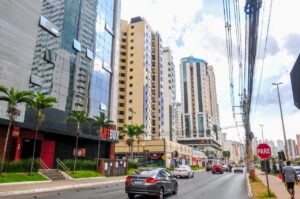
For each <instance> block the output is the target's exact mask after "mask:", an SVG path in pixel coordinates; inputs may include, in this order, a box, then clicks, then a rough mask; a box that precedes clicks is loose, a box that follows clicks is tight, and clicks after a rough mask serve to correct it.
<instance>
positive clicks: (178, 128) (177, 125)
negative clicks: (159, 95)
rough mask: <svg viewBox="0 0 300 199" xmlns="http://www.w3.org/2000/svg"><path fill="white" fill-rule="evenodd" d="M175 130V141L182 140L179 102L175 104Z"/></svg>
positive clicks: (180, 106)
mask: <svg viewBox="0 0 300 199" xmlns="http://www.w3.org/2000/svg"><path fill="white" fill-rule="evenodd" d="M174 108H175V128H176V132H177V137H176V138H175V139H174V140H175V141H177V140H178V139H179V138H183V129H182V104H181V103H180V102H175V104H174Z"/></svg>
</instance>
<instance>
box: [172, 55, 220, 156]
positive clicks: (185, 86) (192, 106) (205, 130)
mask: <svg viewBox="0 0 300 199" xmlns="http://www.w3.org/2000/svg"><path fill="white" fill-rule="evenodd" d="M180 71H181V72H180V74H181V81H180V84H181V102H182V112H183V116H182V121H183V125H182V126H183V137H182V138H179V140H178V142H179V143H182V144H186V145H189V146H192V147H194V148H197V149H199V150H202V151H205V150H213V151H215V152H216V153H218V151H219V152H220V151H221V150H222V148H221V139H220V137H221V136H220V130H219V129H220V127H219V126H220V125H219V110H218V104H217V94H216V83H215V75H214V71H213V67H212V66H209V65H208V63H207V62H206V61H204V60H202V59H198V58H194V57H187V58H182V59H181V64H180Z"/></svg>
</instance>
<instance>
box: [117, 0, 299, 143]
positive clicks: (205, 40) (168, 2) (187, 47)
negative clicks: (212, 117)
mask: <svg viewBox="0 0 300 199" xmlns="http://www.w3.org/2000/svg"><path fill="white" fill-rule="evenodd" d="M207 3H210V1H207ZM269 3H270V1H264V4H265V6H266V8H265V15H264V16H265V17H264V26H263V37H262V46H261V51H260V53H261V52H262V50H263V47H264V39H265V33H266V27H267V26H266V25H267V19H268V14H269V12H268V9H269V5H270V4H269ZM122 4H123V5H122V18H123V19H127V20H130V18H131V17H134V16H142V17H145V19H146V20H147V21H148V22H149V24H150V26H151V27H152V28H153V30H155V31H158V32H160V33H161V36H162V38H163V44H164V45H165V46H170V48H171V49H172V51H173V57H174V62H175V64H176V67H177V73H176V76H177V78H178V79H179V71H178V68H179V61H180V59H181V58H182V57H186V56H190V55H193V56H195V57H197V58H201V59H204V60H206V61H207V62H208V63H209V64H211V65H213V66H214V70H215V75H216V82H217V92H218V101H219V104H220V115H221V118H220V121H221V126H223V127H224V126H230V125H233V123H234V122H233V119H232V112H231V103H230V92H229V81H228V63H227V57H226V56H227V52H226V43H225V30H224V20H223V13H222V9H220V8H222V6H223V5H222V4H221V3H219V4H215V6H219V7H218V8H216V10H219V11H220V13H219V15H216V13H215V12H214V15H212V14H209V11H208V10H206V9H205V8H203V1H201V0H185V1H181V0H173V1H172V0H143V1H141V0H124V1H122ZM243 6H244V4H241V19H242V20H243V19H244V12H243ZM299 7H300V1H295V0H286V1H273V10H272V15H271V16H272V18H271V24H270V32H269V35H270V37H272V43H273V44H274V45H275V44H277V45H278V48H279V51H274V49H271V47H274V45H271V46H267V56H266V59H265V63H264V71H263V79H262V88H265V89H266V88H267V89H272V85H271V84H270V83H269V82H265V81H266V80H267V79H268V80H269V81H270V79H273V78H274V82H276V81H283V82H284V84H285V85H289V86H290V83H289V81H290V79H289V72H290V70H291V68H292V66H293V64H294V63H295V60H296V57H295V56H293V55H289V54H288V52H287V51H286V50H285V48H284V45H285V43H286V40H287V38H288V35H289V34H291V33H300V26H297V25H296V24H297V20H298V19H299V18H300V12H298V9H299ZM261 10H262V9H261ZM199 11H203V13H201V12H200V15H201V17H199ZM204 11H205V14H204ZM196 14H197V19H198V21H196V20H194V19H195V16H196ZM261 17H262V15H261ZM242 23H243V22H242ZM241 27H242V34H244V29H243V28H244V25H243V24H242V26H241ZM232 34H233V42H234V43H235V29H232ZM179 38H181V39H182V42H183V44H184V45H183V46H182V47H178V46H177V45H176V40H177V39H179ZM233 45H235V44H233ZM233 50H234V52H235V51H236V49H235V47H234V49H233ZM269 51H270V52H269ZM299 53H300V48H299ZM258 56H259V54H258ZM234 61H235V62H234V67H235V68H237V67H236V66H237V63H236V60H234ZM261 66H262V63H261V60H258V61H257V65H256V67H257V68H256V76H255V88H257V86H258V80H259V75H260V69H261ZM277 77H280V78H278V79H276V78H277ZM234 78H235V80H236V81H235V87H236V88H237V87H238V72H237V70H235V77H234ZM177 82H179V81H177ZM266 83H268V84H270V85H266ZM283 86H284V85H283ZM177 88H180V87H179V85H177ZM272 93H273V94H274V95H276V92H275V91H273V92H272ZM236 94H237V93H236ZM263 94H264V92H263V89H262V90H261V95H263ZM282 94H283V95H284V94H285V93H282ZM236 104H238V97H237V95H236ZM283 107H284V108H285V110H286V112H291V111H290V110H292V112H294V113H295V108H294V106H293V101H292V99H289V100H288V101H285V102H283ZM264 110H265V109H264ZM268 110H269V111H268V112H263V109H261V110H260V109H258V110H257V111H256V112H257V113H256V114H255V117H256V118H255V122H254V123H253V124H252V129H253V131H255V132H260V129H259V124H260V123H264V124H265V135H266V138H267V139H282V137H281V134H282V130H281V129H282V128H281V122H280V113H279V107H278V104H270V106H269V107H268ZM277 111H278V113H277ZM285 118H286V127H287V134H288V136H290V137H291V138H295V133H296V132H299V133H300V128H299V125H298V126H297V122H298V121H299V119H300V113H299V112H297V113H295V114H293V115H289V114H287V115H286V116H285ZM238 120H239V119H238ZM227 131H228V132H230V133H228V137H230V138H235V140H239V138H238V136H237V135H236V134H237V133H236V130H235V129H228V130H227ZM240 134H241V136H243V135H244V132H243V130H241V129H240Z"/></svg>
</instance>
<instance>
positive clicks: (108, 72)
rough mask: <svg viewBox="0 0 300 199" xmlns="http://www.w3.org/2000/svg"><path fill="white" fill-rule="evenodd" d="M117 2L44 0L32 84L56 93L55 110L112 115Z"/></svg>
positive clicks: (114, 94)
mask: <svg viewBox="0 0 300 199" xmlns="http://www.w3.org/2000/svg"><path fill="white" fill-rule="evenodd" d="M119 6H120V5H119V0H104V1H99V0H87V1H63V0H59V1H53V0H45V1H43V7H42V11H41V16H40V22H39V25H40V27H39V31H38V38H37V42H36V47H35V52H34V59H33V67H32V74H31V78H30V83H31V84H30V87H31V89H32V90H33V91H40V92H42V93H44V94H47V95H51V96H53V97H56V98H57V100H58V103H57V105H56V108H57V109H59V110H63V111H64V110H87V111H88V113H89V115H90V116H95V115H98V114H99V110H101V111H103V112H105V113H106V114H107V115H110V116H112V117H113V116H115V115H116V111H114V109H110V107H111V106H114V107H115V106H116V103H117V99H114V98H115V97H116V89H111V88H114V86H116V85H117V81H118V54H117V53H116V51H117V50H118V47H119V46H118V41H119V17H120V16H119V15H120V14H119V11H120V9H119ZM111 85H113V86H111Z"/></svg>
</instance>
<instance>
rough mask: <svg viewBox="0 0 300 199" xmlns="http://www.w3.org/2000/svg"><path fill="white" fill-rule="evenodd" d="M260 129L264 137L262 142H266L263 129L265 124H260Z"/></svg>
mask: <svg viewBox="0 0 300 199" xmlns="http://www.w3.org/2000/svg"><path fill="white" fill-rule="evenodd" d="M259 126H260V129H261V138H262V142H263V143H264V142H265V139H264V131H263V127H264V125H263V124H260V125H259Z"/></svg>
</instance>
